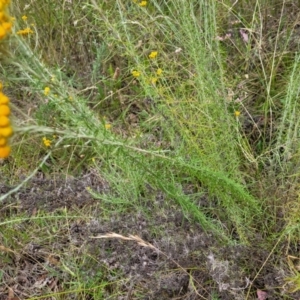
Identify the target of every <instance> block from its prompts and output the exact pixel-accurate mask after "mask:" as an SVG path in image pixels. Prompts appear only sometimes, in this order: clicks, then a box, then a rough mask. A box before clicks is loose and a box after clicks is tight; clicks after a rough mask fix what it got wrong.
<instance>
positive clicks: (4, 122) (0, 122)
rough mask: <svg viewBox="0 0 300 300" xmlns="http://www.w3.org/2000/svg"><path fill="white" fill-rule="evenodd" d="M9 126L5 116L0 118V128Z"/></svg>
mask: <svg viewBox="0 0 300 300" xmlns="http://www.w3.org/2000/svg"><path fill="white" fill-rule="evenodd" d="M7 126H9V118H8V117H7V116H0V127H7Z"/></svg>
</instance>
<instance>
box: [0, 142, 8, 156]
mask: <svg viewBox="0 0 300 300" xmlns="http://www.w3.org/2000/svg"><path fill="white" fill-rule="evenodd" d="M9 154H10V147H9V146H7V145H4V146H3V147H0V158H7V157H8V156H9Z"/></svg>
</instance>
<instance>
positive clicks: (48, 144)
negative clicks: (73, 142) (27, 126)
mask: <svg viewBox="0 0 300 300" xmlns="http://www.w3.org/2000/svg"><path fill="white" fill-rule="evenodd" d="M43 143H44V145H45V146H46V147H50V146H51V143H52V142H51V141H50V140H48V139H47V138H46V137H43Z"/></svg>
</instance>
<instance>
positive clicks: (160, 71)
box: [156, 68, 163, 76]
mask: <svg viewBox="0 0 300 300" xmlns="http://www.w3.org/2000/svg"><path fill="white" fill-rule="evenodd" d="M162 72H163V70H162V69H161V68H158V69H157V71H156V74H157V75H158V76H159V75H161V74H162Z"/></svg>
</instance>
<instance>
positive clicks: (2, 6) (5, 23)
mask: <svg viewBox="0 0 300 300" xmlns="http://www.w3.org/2000/svg"><path fill="white" fill-rule="evenodd" d="M9 2H10V0H0V40H2V39H4V38H5V37H6V36H7V34H8V33H10V31H11V28H12V22H11V19H10V17H9V16H8V14H7V13H6V8H7V6H8V4H9Z"/></svg>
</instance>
